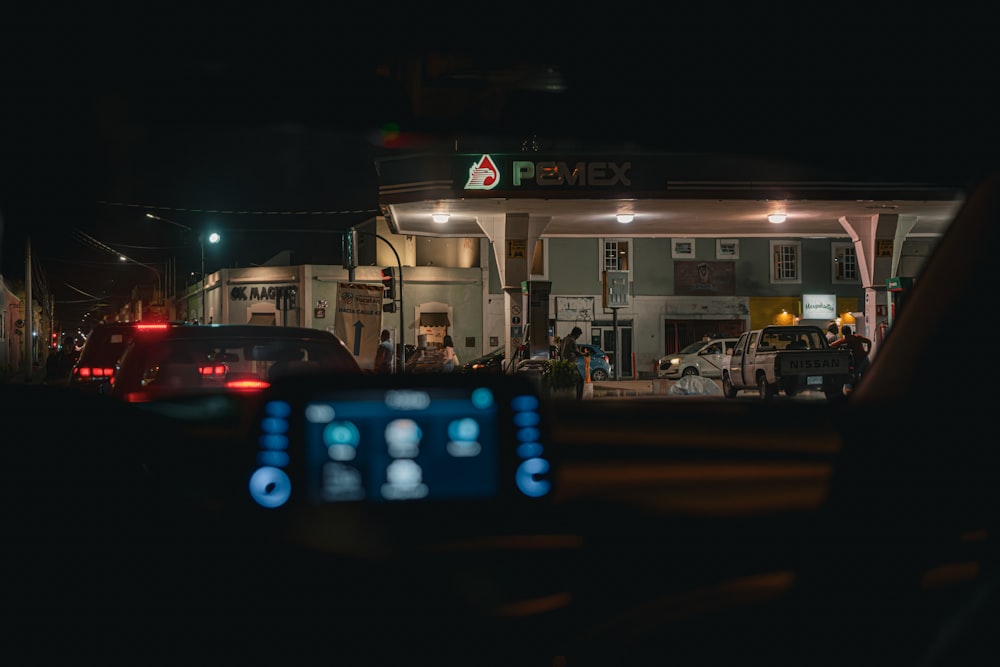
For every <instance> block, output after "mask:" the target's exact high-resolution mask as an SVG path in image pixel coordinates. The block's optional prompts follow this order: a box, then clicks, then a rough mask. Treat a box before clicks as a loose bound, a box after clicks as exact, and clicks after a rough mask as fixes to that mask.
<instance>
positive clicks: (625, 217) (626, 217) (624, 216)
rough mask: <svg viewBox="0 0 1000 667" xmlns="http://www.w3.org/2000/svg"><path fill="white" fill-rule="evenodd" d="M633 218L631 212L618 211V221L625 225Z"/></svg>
mask: <svg viewBox="0 0 1000 667" xmlns="http://www.w3.org/2000/svg"><path fill="white" fill-rule="evenodd" d="M633 220H635V215H634V214H632V213H619V214H618V222H620V223H622V224H623V225H627V224H628V223H630V222H632V221H633Z"/></svg>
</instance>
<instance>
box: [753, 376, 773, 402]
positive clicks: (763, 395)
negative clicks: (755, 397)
mask: <svg viewBox="0 0 1000 667" xmlns="http://www.w3.org/2000/svg"><path fill="white" fill-rule="evenodd" d="M757 389H759V390H760V399H761V400H762V401H769V400H771V399H772V398H774V393H775V392H774V387H772V386H771V385H770V384H768V382H767V378H766V377H764V376H763V375H761V376H760V377H759V378H757Z"/></svg>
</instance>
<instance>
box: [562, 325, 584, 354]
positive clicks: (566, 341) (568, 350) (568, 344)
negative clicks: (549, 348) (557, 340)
mask: <svg viewBox="0 0 1000 667" xmlns="http://www.w3.org/2000/svg"><path fill="white" fill-rule="evenodd" d="M581 334H583V329H581V328H580V327H573V330H572V331H570V332H569V335H568V336H566V337H565V338H563V340H562V343H561V344H560V345H559V358H560V359H565V360H566V361H576V358H577V357H579V356H580V348H578V347H577V346H576V340H577V339H578V338H579V337H580V335H581Z"/></svg>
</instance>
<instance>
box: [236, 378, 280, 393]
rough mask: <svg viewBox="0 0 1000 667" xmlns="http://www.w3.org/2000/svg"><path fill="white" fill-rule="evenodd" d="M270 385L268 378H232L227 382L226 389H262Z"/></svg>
mask: <svg viewBox="0 0 1000 667" xmlns="http://www.w3.org/2000/svg"><path fill="white" fill-rule="evenodd" d="M270 386H271V383H270V382H268V381H267V380H231V381H230V382H227V383H226V389H232V390H233V391H260V390H261V389H267V388H268V387H270Z"/></svg>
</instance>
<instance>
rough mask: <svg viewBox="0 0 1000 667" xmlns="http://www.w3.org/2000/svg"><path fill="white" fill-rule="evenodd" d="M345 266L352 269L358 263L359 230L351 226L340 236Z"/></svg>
mask: <svg viewBox="0 0 1000 667" xmlns="http://www.w3.org/2000/svg"><path fill="white" fill-rule="evenodd" d="M340 251H341V257H342V258H343V266H344V268H345V269H347V270H348V271H350V270H351V269H353V268H355V267H356V266H357V265H358V230H356V229H354V228H353V227H351V228H350V229H348V230H347V231H346V232H344V233H343V235H342V236H341V237H340Z"/></svg>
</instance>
